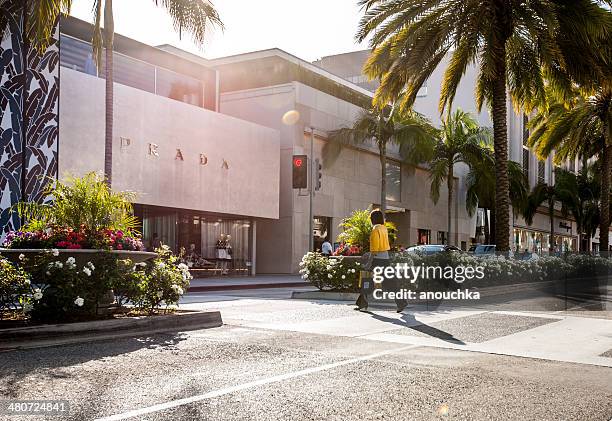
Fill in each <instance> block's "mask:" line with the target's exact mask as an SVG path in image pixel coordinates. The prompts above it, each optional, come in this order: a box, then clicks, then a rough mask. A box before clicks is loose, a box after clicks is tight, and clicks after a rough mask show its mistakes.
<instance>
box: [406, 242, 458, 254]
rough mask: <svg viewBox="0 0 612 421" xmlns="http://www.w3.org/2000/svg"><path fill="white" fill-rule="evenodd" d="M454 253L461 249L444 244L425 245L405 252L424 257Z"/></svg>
mask: <svg viewBox="0 0 612 421" xmlns="http://www.w3.org/2000/svg"><path fill="white" fill-rule="evenodd" d="M454 251H461V249H459V248H458V247H455V246H449V245H446V244H425V245H421V246H412V247H409V248H408V249H407V250H406V252H408V253H419V254H425V255H430V254H436V253H442V252H454Z"/></svg>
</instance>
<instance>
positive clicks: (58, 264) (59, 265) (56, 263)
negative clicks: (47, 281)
mask: <svg viewBox="0 0 612 421" xmlns="http://www.w3.org/2000/svg"><path fill="white" fill-rule="evenodd" d="M55 267H56V268H59V269H61V268H63V267H64V264H63V263H62V262H59V261H58V262H55Z"/></svg>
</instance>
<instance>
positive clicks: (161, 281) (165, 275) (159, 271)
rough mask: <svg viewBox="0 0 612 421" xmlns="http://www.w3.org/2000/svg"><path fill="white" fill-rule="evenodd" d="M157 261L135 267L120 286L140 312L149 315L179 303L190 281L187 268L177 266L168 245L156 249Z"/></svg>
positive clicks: (177, 261) (176, 259) (182, 264)
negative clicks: (123, 287) (142, 311)
mask: <svg viewBox="0 0 612 421" xmlns="http://www.w3.org/2000/svg"><path fill="white" fill-rule="evenodd" d="M156 251H157V254H158V256H157V258H156V259H154V260H152V261H150V262H147V263H140V264H139V265H136V266H135V270H134V271H133V272H132V273H131V274H130V275H129V276H127V279H126V280H125V282H123V283H122V285H124V286H125V287H126V288H127V289H126V290H125V291H124V293H125V296H126V297H127V299H129V301H130V302H131V303H132V304H133V305H134V307H136V308H137V309H139V310H144V311H147V312H149V314H152V313H153V312H154V311H155V310H156V309H159V308H161V307H162V306H165V307H166V308H168V307H169V306H173V305H176V304H178V301H179V300H180V298H181V296H182V295H183V294H184V293H185V292H187V289H188V288H189V281H190V280H191V279H192V276H191V274H190V273H189V268H188V267H187V265H185V264H184V263H179V261H180V256H174V255H173V254H172V251H171V250H170V248H169V247H168V246H165V245H164V246H162V247H161V248H159V249H157V250H156Z"/></svg>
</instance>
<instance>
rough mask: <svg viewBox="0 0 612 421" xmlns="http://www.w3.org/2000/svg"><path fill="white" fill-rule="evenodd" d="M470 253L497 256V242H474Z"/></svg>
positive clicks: (481, 255) (480, 255)
mask: <svg viewBox="0 0 612 421" xmlns="http://www.w3.org/2000/svg"><path fill="white" fill-rule="evenodd" d="M468 253H469V254H473V255H474V256H477V257H488V256H495V244H474V245H472V246H470V249H469V250H468Z"/></svg>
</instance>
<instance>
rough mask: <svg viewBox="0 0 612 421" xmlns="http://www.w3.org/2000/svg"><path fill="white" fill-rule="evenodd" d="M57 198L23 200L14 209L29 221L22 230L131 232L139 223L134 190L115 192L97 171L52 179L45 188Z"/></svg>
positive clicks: (50, 194)
mask: <svg viewBox="0 0 612 421" xmlns="http://www.w3.org/2000/svg"><path fill="white" fill-rule="evenodd" d="M44 195H46V196H50V197H53V202H51V203H49V204H40V203H34V202H20V203H17V204H15V205H14V206H13V211H14V212H17V214H18V215H19V216H20V217H21V218H22V219H23V220H24V221H25V223H24V226H23V227H22V231H31V232H36V231H44V230H46V229H48V228H50V227H63V228H69V229H72V230H74V231H86V232H98V231H101V230H121V231H123V232H124V233H126V234H128V235H131V234H132V232H133V231H134V230H135V228H136V227H137V225H138V221H137V219H136V217H135V216H134V212H133V207H132V202H133V201H134V200H135V198H136V195H135V194H134V193H132V192H114V191H112V190H111V189H110V188H109V187H108V185H107V184H106V183H105V182H104V179H103V178H102V177H101V176H100V175H98V174H96V173H89V174H86V175H85V176H84V177H81V178H77V177H70V178H69V179H68V181H67V182H62V181H59V180H52V182H50V183H49V186H48V187H47V191H46V192H45V194H44Z"/></svg>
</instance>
